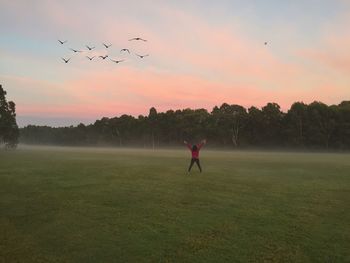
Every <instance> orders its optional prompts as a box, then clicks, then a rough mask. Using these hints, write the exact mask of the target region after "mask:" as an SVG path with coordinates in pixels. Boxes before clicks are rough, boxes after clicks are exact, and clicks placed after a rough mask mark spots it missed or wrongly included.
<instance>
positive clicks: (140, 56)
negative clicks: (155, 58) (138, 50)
mask: <svg viewBox="0 0 350 263" xmlns="http://www.w3.org/2000/svg"><path fill="white" fill-rule="evenodd" d="M135 55H136V56H138V57H139V58H144V57H148V56H149V54H147V55H139V54H135Z"/></svg>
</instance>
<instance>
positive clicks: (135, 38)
mask: <svg viewBox="0 0 350 263" xmlns="http://www.w3.org/2000/svg"><path fill="white" fill-rule="evenodd" d="M133 40H141V41H143V42H147V40H146V39H143V38H141V37H134V38H131V39H129V41H133Z"/></svg>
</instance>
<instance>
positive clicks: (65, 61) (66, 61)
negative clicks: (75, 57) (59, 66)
mask: <svg viewBox="0 0 350 263" xmlns="http://www.w3.org/2000/svg"><path fill="white" fill-rule="evenodd" d="M62 60H63V61H64V63H66V64H67V63H68V62H69V60H70V58H69V59H64V58H62Z"/></svg>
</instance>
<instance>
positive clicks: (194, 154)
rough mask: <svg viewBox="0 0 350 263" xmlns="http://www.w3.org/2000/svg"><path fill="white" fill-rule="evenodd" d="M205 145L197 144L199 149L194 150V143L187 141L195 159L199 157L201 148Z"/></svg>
mask: <svg viewBox="0 0 350 263" xmlns="http://www.w3.org/2000/svg"><path fill="white" fill-rule="evenodd" d="M203 145H204V143H199V144H197V150H196V151H193V150H192V145H191V144H189V143H187V147H188V149H190V151H191V153H192V158H193V159H198V158H199V150H200V149H201V148H202V146H203Z"/></svg>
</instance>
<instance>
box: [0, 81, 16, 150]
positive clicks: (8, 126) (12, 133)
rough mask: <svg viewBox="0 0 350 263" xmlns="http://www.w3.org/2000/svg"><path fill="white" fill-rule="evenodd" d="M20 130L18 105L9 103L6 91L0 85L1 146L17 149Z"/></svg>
mask: <svg viewBox="0 0 350 263" xmlns="http://www.w3.org/2000/svg"><path fill="white" fill-rule="evenodd" d="M18 136H19V129H18V126H17V122H16V105H15V103H14V102H13V101H9V102H7V100H6V91H5V90H4V89H3V88H2V86H1V85H0V145H1V144H5V146H6V148H16V147H17V144H18Z"/></svg>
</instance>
